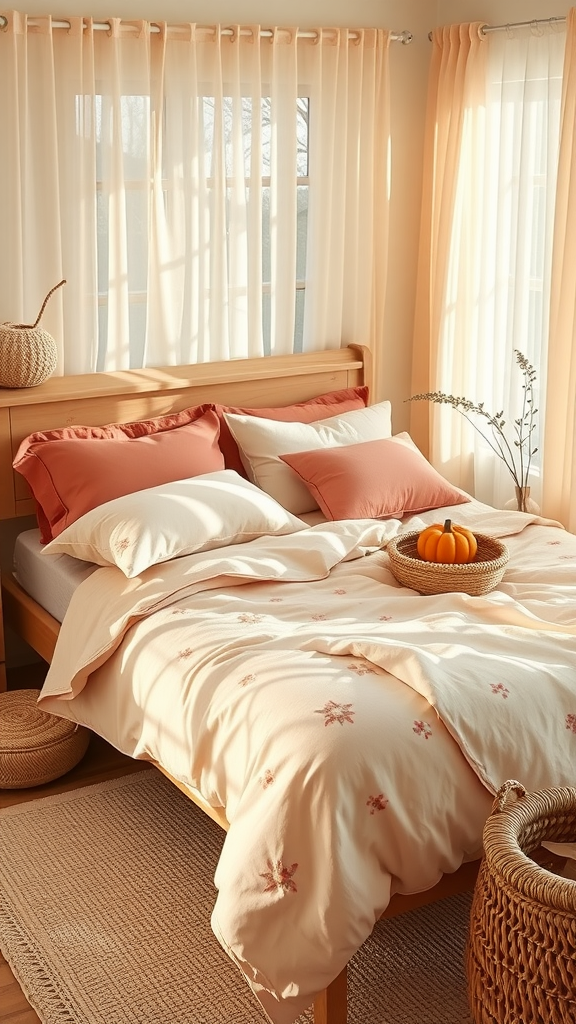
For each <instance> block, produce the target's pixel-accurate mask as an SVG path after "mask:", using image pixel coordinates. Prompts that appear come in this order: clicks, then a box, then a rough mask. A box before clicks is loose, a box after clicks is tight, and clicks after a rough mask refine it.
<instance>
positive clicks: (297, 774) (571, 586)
mask: <svg viewBox="0 0 576 1024" xmlns="http://www.w3.org/2000/svg"><path fill="white" fill-rule="evenodd" d="M451 513H453V518H454V519H455V521H457V522H460V523H462V524H463V525H469V526H472V527H473V528H475V529H477V530H478V531H480V532H483V533H488V534H491V535H493V536H501V537H503V538H504V539H505V541H506V543H507V544H508V547H509V550H510V562H509V565H508V567H507V571H506V574H505V577H504V580H503V582H502V584H501V585H500V586H499V588H498V589H497V590H496V591H493V592H492V593H491V594H489V595H486V596H485V597H469V596H467V595H462V594H445V595H438V596H433V597H422V596H420V595H417V594H415V593H414V592H413V591H411V590H408V589H406V588H404V587H401V586H400V585H399V584H398V583H397V581H396V580H395V579H394V577H393V576H392V574H391V572H390V570H389V569H388V559H387V555H386V552H385V545H386V543H387V540H388V539H390V538H391V537H392V536H393V535H395V534H396V533H398V532H400V531H401V530H402V531H404V530H409V529H417V528H420V527H422V526H424V525H425V524H427V523H430V522H432V521H438V520H442V519H443V518H444V515H446V516H450V515H451ZM40 702H41V704H42V706H44V707H45V709H46V710H48V711H52V712H54V713H56V714H60V715H64V716H65V717H68V718H71V719H72V720H74V721H78V722H80V723H82V724H85V725H87V726H89V727H90V728H92V729H94V730H95V731H96V732H98V733H100V734H101V735H103V736H105V737H106V738H107V739H108V740H109V741H110V742H111V743H112V744H114V745H115V746H116V747H117V748H118V749H120V750H122V751H124V752H125V753H127V754H130V755H131V756H133V757H138V758H148V759H149V758H151V759H153V760H154V761H156V762H158V763H160V764H161V765H163V766H164V767H165V768H166V769H167V770H168V771H169V772H170V773H171V774H172V775H173V776H174V777H175V778H177V779H179V780H181V781H183V782H185V783H186V784H187V785H190V786H193V787H194V788H196V789H198V790H199V791H200V792H201V794H202V795H203V797H204V798H205V799H206V800H207V801H208V802H209V803H210V804H211V805H213V806H217V807H222V808H224V810H225V813H226V817H227V819H228V821H229V822H230V828H229V831H228V833H227V834H226V838H225V841H224V845H223V849H222V855H221V858H220V861H219V864H218V868H217V872H216V877H215V882H216V886H217V890H218V895H217V899H216V902H215V907H214V912H213V918H212V925H213V929H214V932H215V934H216V935H217V937H218V939H219V941H220V942H221V944H222V946H223V947H224V949H225V950H226V951H227V952H228V954H229V955H230V956H231V957H232V958H233V959H234V960H235V962H236V963H237V964H238V966H239V967H240V968H241V970H242V971H243V972H244V974H245V976H246V978H247V980H248V982H249V984H250V985H251V987H252V989H253V991H254V992H255V993H256V995H257V997H258V998H259V1000H260V1002H261V1004H262V1006H263V1007H264V1009H265V1010H266V1012H267V1013H268V1015H269V1016H270V1018H271V1019H272V1020H273V1021H274V1022H275V1024H290V1022H292V1021H293V1020H294V1019H295V1018H296V1017H297V1016H298V1015H299V1013H301V1012H302V1011H303V1010H304V1009H305V1008H306V1007H307V1006H309V1005H310V1003H311V1002H312V1001H313V999H314V997H315V995H316V994H317V993H318V992H319V991H321V990H322V989H323V988H325V987H326V986H327V985H328V984H329V983H330V982H331V981H332V980H333V979H334V978H335V977H336V976H337V974H338V973H339V972H340V970H341V969H342V967H343V966H344V965H345V964H346V963H347V961H348V960H349V959H350V957H351V956H352V955H353V954H354V952H355V951H356V950H357V949H358V948H359V947H360V945H361V944H362V943H363V941H364V940H365V939H366V938H367V936H368V935H369V934H370V931H371V930H372V927H373V925H374V923H375V921H376V920H377V919H378V917H379V916H380V914H381V913H382V911H383V910H384V909H385V907H386V905H387V903H388V901H389V899H390V896H391V894H392V893H393V892H397V891H400V892H415V891H419V890H423V889H426V888H429V887H431V886H433V885H434V884H435V883H436V882H437V881H438V880H439V878H440V876H441V874H442V873H444V872H450V871H454V870H455V869H456V868H458V867H459V865H460V864H461V863H462V861H463V860H465V859H469V858H471V857H474V856H477V855H478V854H479V853H480V850H481V837H482V828H483V825H484V822H485V820H486V817H487V816H488V814H489V813H490V808H491V803H492V796H491V794H493V793H494V792H496V790H497V789H498V787H499V786H500V785H501V783H502V782H504V781H505V780H506V779H508V778H516V779H518V780H519V781H521V782H522V783H523V784H524V785H525V786H526V788H527V789H529V790H533V789H538V788H541V787H544V786H549V785H574V784H575V783H576V537H575V536H573V535H572V534H568V533H567V532H566V531H564V530H562V529H561V528H559V527H558V526H556V525H553V524H548V525H547V524H546V521H544V520H538V519H535V517H531V516H528V515H522V514H518V513H507V512H497V511H495V510H492V509H489V508H488V507H486V506H483V505H480V504H479V503H476V502H471V503H470V504H469V505H464V506H463V505H459V506H457V507H456V508H454V509H448V510H436V511H435V512H432V513H426V514H424V515H422V516H419V517H413V518H412V519H410V520H405V521H404V522H402V523H400V522H398V521H397V520H390V521H388V522H383V523H382V522H373V521H360V522H345V523H329V524H325V525H319V526H315V527H311V528H309V529H307V530H305V531H303V532H300V533H297V534H293V535H288V536H285V537H278V538H261V539H259V540H255V541H251V542H250V543H248V544H243V545H236V546H233V547H229V548H226V549H225V550H222V549H221V550H219V551H215V552H212V553H202V554H197V555H190V556H186V557H183V558H180V559H175V560H173V561H171V562H167V563H165V564H164V565H160V566H155V567H154V568H153V569H150V570H148V571H147V572H145V573H143V574H142V575H141V576H140V577H138V578H136V579H134V580H126V579H125V578H124V576H123V575H122V574H121V572H120V571H119V570H118V569H115V568H110V569H108V568H104V569H99V570H98V571H96V572H95V573H94V574H93V575H92V576H90V577H89V579H87V580H86V581H85V582H84V583H82V584H81V586H80V587H79V589H78V590H77V591H76V593H75V595H74V597H73V600H72V603H71V605H70V608H69V610H68V613H67V615H66V617H65V620H64V623H63V626H62V630H61V633H60V637H59V640H58V644H57V647H56V652H55V656H54V660H53V662H52V665H51V668H50V671H49V673H48V676H47V679H46V682H45V685H44V688H43V690H42V693H41V697H40Z"/></svg>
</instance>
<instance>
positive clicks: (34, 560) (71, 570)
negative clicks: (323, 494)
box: [13, 509, 326, 622]
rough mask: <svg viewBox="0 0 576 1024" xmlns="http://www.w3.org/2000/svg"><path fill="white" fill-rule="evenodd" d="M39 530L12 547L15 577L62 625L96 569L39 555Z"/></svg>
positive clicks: (311, 520) (312, 515)
mask: <svg viewBox="0 0 576 1024" xmlns="http://www.w3.org/2000/svg"><path fill="white" fill-rule="evenodd" d="M299 518H300V519H302V520H303V521H304V522H305V523H307V524H308V526H315V525H316V524H317V523H322V522H326V517H325V516H324V515H323V514H322V512H321V511H320V509H316V511H314V512H308V513H306V514H305V515H302V516H300V517H299ZM42 548H43V545H42V544H41V542H40V530H25V531H24V532H23V533H20V534H18V536H17V538H16V543H15V545H14V557H13V568H14V575H15V577H16V579H17V581H18V583H19V584H20V586H21V587H22V588H23V590H25V591H26V593H27V594H29V595H30V597H33V598H34V600H35V601H37V602H38V604H40V605H42V607H43V608H45V609H46V611H47V612H49V613H50V615H53V616H54V618H55V619H58V622H62V620H63V618H64V613H65V612H66V610H67V608H68V605H69V604H70V600H71V597H72V594H73V593H74V591H75V590H76V587H78V586H79V585H80V584H81V583H82V581H83V580H85V579H87V578H88V576H91V575H92V573H93V572H94V570H95V569H98V566H97V565H94V563H93V562H84V561H82V560H81V559H80V558H72V557H71V555H50V557H47V556H46V557H44V556H43V555H42Z"/></svg>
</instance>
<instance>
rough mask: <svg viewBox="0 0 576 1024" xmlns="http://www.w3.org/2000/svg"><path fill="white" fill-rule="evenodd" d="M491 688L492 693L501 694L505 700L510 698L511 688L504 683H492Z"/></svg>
mask: <svg viewBox="0 0 576 1024" xmlns="http://www.w3.org/2000/svg"><path fill="white" fill-rule="evenodd" d="M490 689H491V690H492V693H496V694H500V696H501V697H503V698H504V700H508V694H509V693H510V690H509V689H508V687H507V686H504V683H490Z"/></svg>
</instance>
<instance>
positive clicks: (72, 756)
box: [0, 689, 90, 789]
mask: <svg viewBox="0 0 576 1024" xmlns="http://www.w3.org/2000/svg"><path fill="white" fill-rule="evenodd" d="M39 693H40V690H33V689H31V690H7V691H6V692H5V693H0V789H27V788H28V787H30V786H41V785H43V784H44V783H45V782H52V780H53V779H58V778H59V777H60V776H61V775H64V774H65V772H68V771H70V769H71V768H73V767H74V765H76V764H78V761H80V759H81V758H82V757H83V756H84V754H85V753H86V749H87V747H88V742H89V739H90V731H89V730H88V729H85V728H84V727H83V726H79V725H75V723H74V722H69V721H67V719H65V718H58V717H57V716H56V715H49V714H47V713H46V711H42V709H41V708H39V707H38V704H37V699H38V695H39Z"/></svg>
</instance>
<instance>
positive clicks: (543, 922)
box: [466, 781, 576, 1024]
mask: <svg viewBox="0 0 576 1024" xmlns="http://www.w3.org/2000/svg"><path fill="white" fill-rule="evenodd" d="M513 791H515V792H517V793H518V794H520V799H519V800H518V801H517V802H516V803H513V804H508V806H507V800H508V799H509V796H510V794H511V793H512V792H513ZM543 841H549V842H556V843H574V842H576V789H572V788H568V787H565V788H558V789H547V790H541V791H540V792H538V793H530V794H527V793H526V791H525V789H524V787H523V786H521V785H520V784H519V783H517V782H514V781H509V782H506V783H505V784H504V786H502V787H501V789H500V790H499V792H498V796H497V798H496V800H495V801H494V810H493V812H492V815H491V816H490V817H489V818H488V821H487V822H486V825H485V828H484V858H483V860H482V864H481V866H480V873H479V875H478V879H477V882H476V887H475V889H474V898H473V901H472V908H471V914H470V933H469V937H468V942H467V949H466V974H467V979H468V994H469V1001H470V1008H471V1011H472V1018H473V1020H474V1022H475V1024H511V1022H516V1021H518V1022H522V1024H524V1022H525V1024H537V1022H542V1024H569V1022H573V1021H576V881H573V880H572V879H571V878H564V877H562V876H561V875H557V874H554V873H553V872H552V871H548V870H546V869H545V868H543V867H541V866H540V865H539V864H537V863H535V861H534V860H532V859H531V858H530V857H529V856H527V854H529V853H531V852H533V851H535V850H536V849H537V848H538V847H539V845H540V843H541V842H543Z"/></svg>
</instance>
